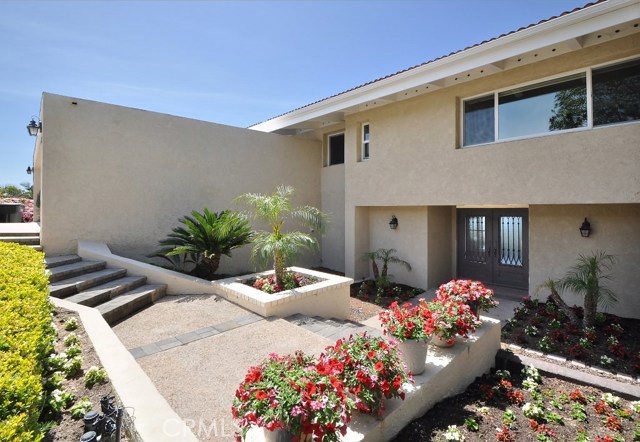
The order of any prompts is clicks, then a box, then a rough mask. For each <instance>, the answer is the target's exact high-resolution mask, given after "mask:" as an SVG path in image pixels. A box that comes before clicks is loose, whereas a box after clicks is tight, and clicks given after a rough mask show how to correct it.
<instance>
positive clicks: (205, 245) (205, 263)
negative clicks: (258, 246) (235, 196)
mask: <svg viewBox="0 0 640 442" xmlns="http://www.w3.org/2000/svg"><path fill="white" fill-rule="evenodd" d="M191 215H192V216H185V217H184V218H183V219H181V220H180V222H181V223H182V224H184V227H182V226H180V227H175V228H174V229H173V232H172V233H170V234H169V235H167V239H164V240H162V241H160V245H161V246H164V248H162V249H161V250H159V251H158V253H157V254H158V255H164V256H167V257H169V256H174V255H186V256H187V257H190V258H191V259H193V260H194V261H195V263H196V267H195V270H194V271H195V273H196V275H198V276H201V277H204V278H211V277H213V275H214V274H215V273H216V271H217V270H218V266H219V265H220V258H222V255H226V256H231V251H232V250H234V249H236V248H238V247H241V246H243V245H245V244H249V243H250V242H251V239H252V238H253V235H254V232H253V231H252V230H251V226H250V225H249V220H248V219H247V217H246V216H245V215H244V214H242V213H239V212H233V211H229V210H223V211H222V212H218V213H214V212H211V211H209V209H207V208H206V207H205V208H204V211H203V213H198V212H197V211H195V210H194V211H193V212H191Z"/></svg>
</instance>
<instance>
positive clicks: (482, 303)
mask: <svg viewBox="0 0 640 442" xmlns="http://www.w3.org/2000/svg"><path fill="white" fill-rule="evenodd" d="M436 297H437V299H440V300H448V299H451V300H454V301H458V302H463V303H465V304H467V305H468V306H469V307H471V311H472V312H473V314H474V315H476V316H479V311H480V310H484V311H487V310H489V309H492V308H494V307H495V306H497V305H498V301H496V300H495V299H494V293H493V290H490V289H488V288H486V287H485V286H484V284H482V283H481V282H480V281H472V280H470V279H452V280H451V281H449V282H447V283H446V284H442V285H441V286H440V287H439V288H438V290H437V291H436Z"/></svg>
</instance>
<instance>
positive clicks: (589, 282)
mask: <svg viewBox="0 0 640 442" xmlns="http://www.w3.org/2000/svg"><path fill="white" fill-rule="evenodd" d="M615 262H616V258H615V256H613V255H607V254H606V253H605V252H602V251H598V252H595V253H594V254H593V255H591V256H585V255H580V256H579V257H578V262H577V263H576V265H575V266H573V267H571V268H570V269H569V271H568V273H567V275H566V276H565V277H564V278H562V280H561V281H560V286H561V287H562V288H563V289H570V290H572V291H574V292H576V293H577V294H579V295H581V296H583V298H584V317H583V318H582V324H583V327H593V324H594V323H595V317H596V312H597V308H598V306H604V307H605V308H606V307H608V306H609V305H610V304H612V303H614V302H617V300H618V299H617V297H616V295H615V293H613V291H612V290H610V289H609V288H608V287H606V286H605V285H603V284H602V281H603V280H610V279H611V273H610V272H611V268H612V267H613V264H614V263H615Z"/></svg>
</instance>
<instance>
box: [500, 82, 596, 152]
mask: <svg viewBox="0 0 640 442" xmlns="http://www.w3.org/2000/svg"><path fill="white" fill-rule="evenodd" d="M498 103H499V104H498V128H499V130H498V139H499V140H504V139H507V138H515V137H522V136H526V135H536V134H542V133H545V132H552V131H556V130H566V129H575V128H577V127H584V126H586V125H587V83H586V76H585V74H581V75H579V76H576V77H569V78H563V79H562V80H557V81H549V82H545V83H541V84H537V85H535V86H532V87H527V88H521V89H514V90H511V91H507V92H502V93H500V94H498Z"/></svg>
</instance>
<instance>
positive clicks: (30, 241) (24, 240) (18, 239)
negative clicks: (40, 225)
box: [0, 234, 40, 245]
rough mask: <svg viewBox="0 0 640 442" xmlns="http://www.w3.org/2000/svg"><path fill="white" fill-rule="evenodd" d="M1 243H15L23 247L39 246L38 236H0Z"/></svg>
mask: <svg viewBox="0 0 640 442" xmlns="http://www.w3.org/2000/svg"><path fill="white" fill-rule="evenodd" d="M0 241H2V242H15V243H18V244H24V245H40V237H39V236H17V235H15V234H12V235H11V236H0Z"/></svg>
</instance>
